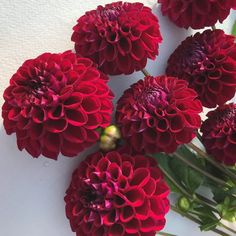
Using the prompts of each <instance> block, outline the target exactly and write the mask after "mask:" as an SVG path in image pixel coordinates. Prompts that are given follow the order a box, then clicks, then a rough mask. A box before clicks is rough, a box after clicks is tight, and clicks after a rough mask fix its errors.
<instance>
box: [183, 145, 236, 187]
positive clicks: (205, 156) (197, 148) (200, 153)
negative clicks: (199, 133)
mask: <svg viewBox="0 0 236 236" xmlns="http://www.w3.org/2000/svg"><path fill="white" fill-rule="evenodd" d="M200 141H201V140H200ZM186 146H187V147H188V148H191V149H192V150H194V151H196V152H197V153H198V154H199V155H200V156H201V157H203V158H204V159H205V160H207V161H208V162H209V163H211V164H212V165H213V166H214V167H216V168H217V169H219V170H221V171H222V172H223V173H225V174H226V175H228V176H229V177H230V178H232V181H233V182H234V183H235V184H236V175H235V174H234V173H233V172H231V171H230V170H228V169H227V168H225V167H224V166H222V165H221V163H219V162H216V161H214V160H213V159H212V158H211V157H209V156H208V155H207V154H206V153H205V152H204V151H202V150H201V149H200V148H199V147H197V146H196V145H194V144H193V143H189V144H186Z"/></svg>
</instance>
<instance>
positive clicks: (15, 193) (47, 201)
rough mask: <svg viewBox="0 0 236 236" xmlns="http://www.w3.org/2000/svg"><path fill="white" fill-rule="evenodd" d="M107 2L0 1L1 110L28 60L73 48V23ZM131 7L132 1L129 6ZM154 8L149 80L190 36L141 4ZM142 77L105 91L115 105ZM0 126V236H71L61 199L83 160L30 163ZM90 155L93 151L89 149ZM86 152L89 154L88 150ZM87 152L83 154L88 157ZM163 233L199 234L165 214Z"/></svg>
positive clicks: (150, 1)
mask: <svg viewBox="0 0 236 236" xmlns="http://www.w3.org/2000/svg"><path fill="white" fill-rule="evenodd" d="M109 2H110V1H109V0H102V1H98V0H93V1H85V0H83V1H81V0H1V2H0V105H1V106H2V103H3V99H2V93H3V91H4V89H5V88H6V87H7V86H8V83H9V79H10V78H11V75H12V74H13V73H14V72H15V71H16V70H17V68H18V67H19V66H20V65H21V64H22V63H23V62H24V61H25V60H26V59H29V58H35V57H37V56H38V55H40V54H41V53H43V52H62V51H65V50H68V49H72V48H73V43H72V42H71V41H70V37H71V33H72V27H73V25H75V24H76V20H77V18H79V17H80V16H81V15H83V14H84V12H85V11H87V10H91V9H94V8H96V6H97V5H99V4H100V5H103V4H105V3H109ZM130 2H135V1H130ZM142 2H143V3H144V4H146V5H147V6H150V7H152V8H153V12H154V14H156V15H157V16H158V17H159V21H160V26H161V33H162V36H163V39H164V40H163V43H162V44H161V47H160V55H159V57H158V58H157V60H156V61H155V62H152V61H149V62H148V66H147V69H148V70H149V72H151V74H153V75H158V74H162V73H164V70H165V65H166V60H167V59H168V57H169V55H170V53H171V52H172V51H173V50H174V49H175V48H176V46H177V45H178V44H179V43H180V41H182V40H183V39H184V38H185V37H186V36H187V35H190V34H191V33H192V32H191V30H188V31H187V30H184V29H180V28H177V27H175V26H174V25H173V24H172V23H171V22H169V20H168V19H167V18H164V17H162V15H161V13H160V10H159V8H158V5H157V4H156V1H155V0H147V1H142ZM235 18H236V14H235V12H234V13H231V15H230V17H229V18H228V19H227V20H226V21H225V23H224V25H223V26H218V25H217V27H221V28H222V27H223V28H224V29H225V31H226V32H228V33H229V32H230V30H231V26H232V22H233V20H235ZM142 77H143V76H142V74H141V73H140V72H139V73H134V74H132V75H130V76H116V77H113V78H111V82H110V86H111V88H112V89H113V91H114V92H115V94H116V99H117V98H118V97H119V96H120V95H121V93H122V91H123V90H124V89H126V88H128V86H129V85H130V84H132V83H133V82H135V81H136V80H137V79H140V78H142ZM0 121H1V126H0V235H1V236H15V235H18V236H73V235H75V234H74V233H72V232H71V230H70V226H69V223H68V221H67V219H66V217H65V214H64V201H63V197H64V193H65V190H66V188H67V186H68V184H69V182H70V178H71V173H72V171H73V169H75V168H76V166H77V165H78V163H79V162H80V161H81V160H82V159H83V158H84V157H85V156H86V155H85V154H81V155H80V156H79V157H77V158H74V159H69V158H66V157H63V156H59V160H58V161H52V160H49V159H46V158H39V159H32V158H31V157H30V156H29V155H28V154H27V153H26V152H25V151H22V152H20V151H18V149H17V146H16V138H15V135H11V136H7V135H6V134H5V131H4V129H3V127H2V120H0ZM94 149H95V148H94ZM89 151H90V152H91V150H89ZM89 151H87V152H89ZM167 221H168V223H167V225H166V228H165V231H166V232H169V233H174V234H176V235H179V236H185V235H189V234H191V236H198V235H206V236H211V235H212V236H213V235H215V234H213V233H200V231H199V230H198V228H197V226H196V225H195V224H193V223H192V222H190V221H188V220H185V219H183V218H182V217H180V216H178V215H176V214H174V213H172V212H170V213H169V214H168V216H167Z"/></svg>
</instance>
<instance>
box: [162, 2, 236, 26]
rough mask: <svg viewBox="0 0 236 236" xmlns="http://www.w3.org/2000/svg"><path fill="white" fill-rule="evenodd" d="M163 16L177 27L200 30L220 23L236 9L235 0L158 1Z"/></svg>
mask: <svg viewBox="0 0 236 236" xmlns="http://www.w3.org/2000/svg"><path fill="white" fill-rule="evenodd" d="M158 2H159V3H161V11H162V14H163V15H167V16H168V17H169V18H170V20H171V21H172V22H174V23H175V24H176V25H177V26H179V27H184V28H188V27H191V28H193V29H201V28H204V27H206V26H213V25H215V23H216V22H217V21H218V20H219V21H220V23H222V22H223V21H224V19H225V18H226V17H227V16H228V15H229V13H230V9H232V8H234V9H235V8H236V1H235V0H223V1H222V0H158Z"/></svg>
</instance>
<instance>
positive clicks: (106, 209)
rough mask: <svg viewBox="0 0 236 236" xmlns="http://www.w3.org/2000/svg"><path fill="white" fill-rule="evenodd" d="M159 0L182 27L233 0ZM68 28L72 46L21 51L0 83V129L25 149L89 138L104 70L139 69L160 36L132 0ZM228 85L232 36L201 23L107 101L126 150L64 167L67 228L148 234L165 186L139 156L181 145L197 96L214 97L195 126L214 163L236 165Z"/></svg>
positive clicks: (235, 54) (103, 119) (219, 14)
mask: <svg viewBox="0 0 236 236" xmlns="http://www.w3.org/2000/svg"><path fill="white" fill-rule="evenodd" d="M158 2H160V3H161V4H162V6H161V7H162V8H161V9H162V12H163V14H167V15H168V16H169V17H170V18H171V19H172V20H173V21H174V22H175V23H176V24H177V25H179V26H182V27H186V28H187V27H189V26H191V27H192V28H202V27H204V26H209V25H213V24H215V22H216V21H217V20H220V21H223V20H224V19H225V18H226V16H227V15H228V14H229V11H230V9H231V8H233V7H235V5H236V3H235V1H233V0H226V1H225V3H224V4H225V5H224V4H223V3H222V1H218V0H212V1H197V0H193V1H183V0H168V1H165V0H159V1H158ZM180 9H181V10H180ZM190 13H191V14H190ZM73 30H74V32H73V34H72V41H74V42H75V50H76V54H74V53H72V52H71V51H67V52H64V53H61V54H51V53H45V54H42V55H40V56H39V57H37V58H35V59H31V60H27V61H26V62H24V63H23V65H22V66H21V67H20V68H19V69H18V70H17V72H16V73H15V74H14V75H13V76H12V78H11V80H10V85H9V87H8V88H6V90H5V92H4V99H5V103H4V104H3V106H2V117H3V120H4V127H5V129H6V132H7V134H12V133H16V137H17V145H18V148H19V149H20V150H22V149H26V150H27V151H28V153H30V154H31V155H32V156H33V157H38V156H39V155H40V154H42V155H44V156H46V157H48V158H53V159H57V157H58V155H59V154H60V153H62V154H63V155H65V156H70V157H72V156H76V155H77V154H78V153H80V152H81V151H83V150H84V149H85V148H87V147H89V146H91V145H92V144H94V143H95V142H96V141H97V140H98V139H99V132H98V128H105V127H106V126H108V125H109V124H110V120H111V115H112V112H113V105H112V99H113V93H112V91H111V90H110V89H109V87H108V86H107V81H108V77H107V76H106V75H105V74H111V75H117V74H122V73H124V74H131V73H133V72H134V71H138V70H141V69H143V68H144V67H145V65H146V63H147V59H148V58H149V59H155V57H156V56H157V55H158V44H159V43H160V42H161V40H162V37H161V34H160V31H159V24H158V19H157V17H156V16H155V15H154V14H153V13H152V12H151V9H150V8H148V7H145V6H144V5H143V4H142V3H123V2H116V3H112V4H107V5H106V6H105V7H102V6H98V7H97V9H96V10H92V11H89V12H86V14H85V15H84V16H82V17H80V18H79V19H78V22H77V24H76V26H74V28H73ZM100 70H101V71H102V72H101V71H100ZM104 73H105V74H104ZM235 91H236V46H235V38H234V37H233V36H229V35H226V34H225V33H224V32H223V31H222V30H213V31H212V30H206V31H204V32H203V33H197V34H195V35H194V36H191V37H188V38H187V39H186V40H184V41H183V42H182V43H181V45H180V46H179V47H178V48H177V49H176V50H175V51H174V53H173V54H172V55H171V56H170V58H169V60H168V65H167V69H166V75H162V76H156V77H152V76H146V77H145V78H144V79H143V80H140V81H138V82H137V83H135V84H133V85H132V86H131V87H130V88H129V89H127V90H126V91H125V92H124V94H123V96H122V97H121V98H120V99H119V101H118V103H117V110H116V122H117V124H118V126H119V127H120V130H121V134H122V138H123V139H124V141H125V145H126V147H129V151H127V150H126V153H123V152H121V151H120V150H121V149H119V151H118V150H116V151H113V152H108V153H106V154H104V153H102V152H97V153H95V154H92V155H90V156H89V157H87V158H86V160H85V161H83V162H82V163H81V164H80V165H79V167H78V169H77V170H75V172H74V173H73V176H72V181H71V184H70V187H69V188H68V190H67V192H66V197H65V202H66V215H67V217H68V219H69V220H70V224H71V228H72V230H73V231H74V232H76V234H77V235H78V236H84V235H87V234H91V235H94V236H95V235H97V236H102V235H104V236H106V235H109V236H112V235H123V236H129V235H130V236H131V235H137V236H138V235H139V236H154V235H155V232H156V231H159V230H161V229H162V228H163V227H164V225H165V214H166V213H167V212H168V210H169V202H168V200H167V196H168V193H169V189H168V187H167V185H166V184H165V181H164V179H163V175H162V173H161V171H160V169H159V168H158V167H157V163H156V162H155V161H154V160H153V159H151V158H148V157H145V156H144V155H145V154H152V153H157V152H166V153H173V152H175V151H176V149H177V148H178V146H179V145H182V144H186V143H189V142H190V141H191V140H192V139H193V138H194V137H195V136H196V133H197V130H198V129H199V128H200V127H201V117H200V113H201V112H202V105H203V106H205V107H208V108H214V107H216V106H219V107H217V109H216V110H214V111H211V112H210V113H208V119H207V120H206V121H205V122H204V123H203V125H202V127H201V131H202V133H203V144H204V145H205V147H206V150H207V152H208V153H209V154H211V155H212V156H213V157H215V158H216V159H217V160H218V161H221V162H224V163H225V164H229V165H232V164H235V163H236V158H235V153H236V128H235V127H236V123H235V122H236V107H235V105H233V104H230V105H225V103H226V102H227V101H228V100H229V99H231V98H233V96H234V94H235ZM130 153H131V154H132V155H130Z"/></svg>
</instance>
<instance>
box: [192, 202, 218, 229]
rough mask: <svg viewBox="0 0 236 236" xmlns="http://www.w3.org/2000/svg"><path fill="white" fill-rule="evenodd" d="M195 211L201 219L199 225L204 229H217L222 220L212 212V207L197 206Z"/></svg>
mask: <svg viewBox="0 0 236 236" xmlns="http://www.w3.org/2000/svg"><path fill="white" fill-rule="evenodd" d="M194 212H196V215H197V216H198V218H199V220H200V221H201V225H200V226H199V227H200V229H201V230H202V231H208V230H212V229H215V228H216V227H217V225H218V224H219V222H220V220H219V219H218V218H217V217H216V216H215V215H214V214H213V213H212V211H211V209H210V208H209V207H207V206H204V207H202V206H201V207H196V208H194Z"/></svg>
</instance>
